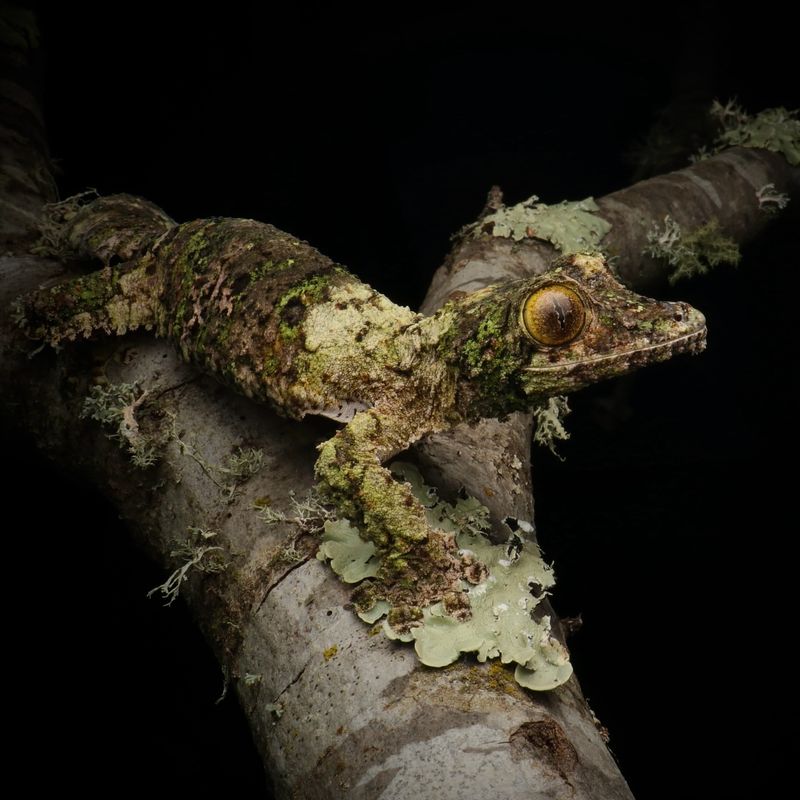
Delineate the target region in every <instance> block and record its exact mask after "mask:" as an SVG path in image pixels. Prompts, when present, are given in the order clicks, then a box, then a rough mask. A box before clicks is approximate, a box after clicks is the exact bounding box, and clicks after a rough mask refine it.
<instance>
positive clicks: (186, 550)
mask: <svg viewBox="0 0 800 800" xmlns="http://www.w3.org/2000/svg"><path fill="white" fill-rule="evenodd" d="M216 536H217V532H216V531H211V530H207V529H205V528H198V527H190V528H189V536H188V538H187V539H186V541H185V542H184V543H183V544H182V545H181V546H180V547H178V548H177V549H175V550H173V551H172V552H171V553H170V555H171V556H172V557H173V558H175V557H178V558H182V559H184V561H183V563H182V564H181V565H180V566H179V567H177V568H176V569H175V570H173V571H172V572H171V573H170V575H169V577H168V578H167V579H166V580H165V581H164V583H162V584H160V585H159V586H156V587H155V588H153V589H151V590H150V591H149V592H148V593H147V596H148V597H152V596H153V595H154V594H160V595H161V598H162V600H164V605H165V606H171V605H172V604H173V603H174V602H175V601H176V600H177V599H178V595H179V594H180V590H181V586H182V585H183V584H184V583H185V582H186V580H188V577H189V573H190V572H191V571H192V570H195V571H197V572H206V573H213V572H221V571H222V570H224V569H225V568H226V567H227V564H226V563H225V562H224V561H223V559H222V558H221V554H222V553H223V552H224V551H223V549H222V548H221V547H219V546H218V545H214V544H208V542H210V541H211V540H212V539H214V537H216Z"/></svg>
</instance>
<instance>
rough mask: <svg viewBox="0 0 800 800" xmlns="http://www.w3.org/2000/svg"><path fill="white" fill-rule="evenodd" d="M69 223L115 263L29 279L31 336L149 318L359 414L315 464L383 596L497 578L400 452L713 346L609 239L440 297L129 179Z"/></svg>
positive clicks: (201, 363) (438, 591)
mask: <svg viewBox="0 0 800 800" xmlns="http://www.w3.org/2000/svg"><path fill="white" fill-rule="evenodd" d="M58 238H59V242H60V245H59V246H60V248H61V251H62V254H63V253H69V254H72V256H73V257H75V258H79V259H83V260H87V259H91V260H95V261H99V262H101V263H102V264H103V266H102V268H101V269H98V270H96V271H94V272H91V273H88V274H84V275H81V276H80V277H77V278H74V279H72V280H69V281H66V282H62V283H59V284H57V285H55V286H51V287H46V288H40V289H39V290H37V291H35V292H34V293H32V294H30V295H28V296H27V297H25V298H24V299H23V300H22V308H21V320H22V322H21V324H22V327H23V328H24V330H25V333H26V334H27V335H28V336H29V337H30V338H32V339H36V340H39V341H41V342H43V343H46V344H49V345H51V346H53V347H55V348H58V347H61V346H63V345H64V344H65V343H67V342H70V341H75V340H80V339H84V338H90V337H92V336H95V335H98V334H107V335H110V334H114V335H122V334H125V333H126V332H128V331H132V330H135V329H137V328H144V329H148V330H151V331H153V332H154V333H155V334H156V335H157V336H159V337H165V338H168V339H170V340H172V341H173V342H174V343H175V345H176V346H177V348H178V350H179V351H180V353H181V355H182V357H183V358H184V359H185V360H187V361H189V362H191V363H193V364H195V365H197V366H198V367H199V368H200V369H201V370H202V371H204V372H207V373H210V374H212V375H214V376H216V377H217V378H218V379H219V380H221V381H223V382H224V383H226V384H228V385H229V386H231V387H232V388H234V389H235V390H237V391H238V392H240V393H242V394H244V395H246V396H247V397H249V398H252V399H253V400H255V401H259V402H264V403H268V404H269V405H271V406H272V407H273V408H274V409H275V410H276V411H277V412H278V413H280V414H282V415H284V416H287V417H290V418H292V419H302V418H303V417H304V416H306V415H309V414H317V415H323V416H326V417H330V418H332V419H334V420H336V421H338V422H340V423H343V425H342V427H341V428H339V429H338V430H337V432H336V433H335V435H333V436H332V437H331V438H330V439H328V440H327V441H325V442H323V443H322V444H321V445H320V446H319V455H318V458H317V461H316V466H315V472H316V479H317V483H318V487H319V489H320V492H321V494H322V496H323V497H324V498H325V499H326V500H327V501H329V502H330V503H331V504H332V505H333V506H334V507H335V508H336V510H337V512H338V513H339V514H340V515H341V516H343V517H346V518H348V519H349V520H352V521H353V523H354V524H356V525H357V526H358V528H359V531H360V533H361V535H362V537H363V538H365V539H367V540H369V541H371V542H373V543H374V545H375V548H376V551H377V553H378V555H379V556H380V558H381V567H380V572H379V573H378V576H377V577H376V579H375V581H373V582H372V586H371V601H374V600H375V599H376V598H382V599H389V600H390V601H391V602H392V604H393V605H395V606H398V607H406V608H412V609H417V610H418V609H419V608H420V607H421V606H425V605H429V604H430V603H433V602H437V601H442V602H443V604H444V607H445V609H446V610H447V612H448V613H451V614H452V615H453V616H456V617H459V616H461V617H464V616H468V614H469V609H468V608H465V607H464V600H463V598H464V597H465V595H464V592H463V590H462V589H461V586H462V585H463V584H462V581H464V580H466V581H469V582H471V583H477V582H479V581H480V576H481V565H480V564H476V563H475V561H474V559H473V558H472V557H471V555H470V554H469V553H461V552H459V550H458V548H457V546H456V544H455V541H454V537H453V535H452V534H447V533H445V532H443V531H440V530H437V529H436V528H435V527H432V526H431V525H430V524H429V523H428V522H427V521H426V517H425V512H424V508H423V507H422V505H421V504H420V502H419V501H418V500H417V499H415V498H414V496H413V495H412V493H411V490H410V487H409V485H408V484H407V483H404V482H403V481H400V480H396V479H395V478H394V477H393V476H392V474H391V472H390V471H389V470H388V469H387V467H386V466H385V465H386V463H387V462H388V461H389V460H390V459H392V458H393V457H394V456H396V455H397V454H398V453H400V452H402V451H403V450H405V449H406V448H408V447H409V446H410V445H412V444H413V443H415V442H417V441H419V440H420V439H421V438H423V437H425V436H427V435H429V434H432V433H437V432H441V431H445V430H448V429H450V428H453V427H455V426H456V425H458V424H460V423H474V422H476V421H478V420H480V419H483V418H501V419H502V418H504V417H505V416H507V415H508V414H510V413H512V412H515V411H524V410H529V409H531V408H532V407H534V406H535V405H536V404H538V403H541V402H542V401H543V400H544V399H546V398H548V397H551V396H555V395H564V394H568V393H571V392H574V391H576V390H578V389H581V388H582V387H585V386H588V385H590V384H593V383H596V382H597V381H600V380H604V379H606V378H612V377H614V376H618V375H622V374H625V373H628V372H630V371H631V370H634V369H636V368H638V367H641V366H644V365H648V364H652V363H655V362H659V361H663V360H665V359H668V358H670V357H672V356H673V355H675V354H678V353H696V352H699V351H700V350H702V349H703V347H704V346H705V338H706V326H705V319H704V317H703V315H702V314H701V313H700V312H699V311H697V310H696V309H694V308H692V307H691V306H689V305H688V304H686V303H682V302H663V301H657V300H653V299H650V298H647V297H644V296H641V295H639V294H636V293H634V292H632V291H630V290H629V289H627V288H626V287H624V286H623V285H622V284H621V283H620V282H619V281H618V280H617V279H616V277H615V276H614V273H613V271H612V270H611V268H610V267H609V265H608V262H607V260H606V258H605V257H604V256H603V255H601V254H599V253H596V252H582V253H573V254H570V255H566V256H562V257H560V258H558V259H557V260H555V261H554V262H553V264H552V265H551V266H550V268H549V269H548V271H547V272H545V273H543V274H539V275H533V276H530V277H526V278H521V279H517V280H510V281H505V282H503V283H498V284H495V285H491V286H487V287H485V288H483V289H480V290H478V291H475V292H472V293H470V294H466V295H463V296H454V297H452V298H451V299H450V300H449V302H447V303H445V304H444V306H442V307H441V308H440V309H439V310H438V311H436V313H434V314H433V315H431V316H423V315H421V314H418V313H415V312H413V311H411V310H409V309H408V308H405V307H401V306H399V305H396V304H395V303H393V302H392V301H391V300H390V299H388V298H387V297H385V296H384V295H383V294H381V293H380V292H378V291H376V290H375V289H373V288H371V287H370V286H368V285H367V284H365V283H363V282H362V281H360V280H359V279H358V278H357V277H356V276H354V275H353V274H351V273H350V272H349V271H347V270H346V269H345V268H344V267H342V266H341V265H339V264H336V263H335V262H334V261H332V260H331V259H329V258H327V257H326V256H324V255H322V254H321V253H319V252H318V251H317V250H316V249H314V248H313V247H312V246H311V245H309V244H307V243H306V242H303V241H301V240H300V239H298V238H296V237H294V236H292V235H290V234H288V233H285V232H283V231H281V230H278V229H277V228H275V227H273V226H271V225H268V224H266V223H261V222H257V221H254V220H245V219H231V218H211V219H201V220H195V221H192V222H188V223H183V224H177V223H175V222H174V221H173V220H172V219H171V218H169V217H168V216H167V215H166V214H165V213H164V212H163V211H161V210H160V209H159V208H158V207H157V206H154V205H153V204H151V203H149V202H147V201H145V200H142V199H140V198H135V197H132V196H129V195H113V196H110V197H105V198H99V199H97V200H95V201H93V202H91V203H89V204H88V205H85V206H83V207H81V208H80V209H79V210H77V212H75V211H73V212H71V213H70V214H65V215H64V216H63V218H62V219H61V220H60V222H59V232H58ZM467 602H468V601H467ZM412 616H413V614H412Z"/></svg>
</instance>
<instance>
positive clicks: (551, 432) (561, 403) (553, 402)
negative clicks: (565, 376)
mask: <svg viewBox="0 0 800 800" xmlns="http://www.w3.org/2000/svg"><path fill="white" fill-rule="evenodd" d="M569 412H570V408H569V403H568V401H567V398H566V397H559V396H556V397H549V398H548V399H547V400H546V401H545V402H544V403H542V404H541V405H538V406H536V407H535V408H534V409H533V417H534V419H535V420H536V431H535V432H534V434H533V441H534V442H536V444H540V445H542V447H546V448H547V449H548V450H549V451H550V452H551V453H552V454H553V455H554V456H555V457H556V458H559V459H561V461H563V460H564V456H562V455H561V454H560V453H559V452H558V450H557V449H556V442H557V441H566V440H567V439H569V431H568V430H567V429H566V428H565V427H564V419H565V418H566V416H567V414H569Z"/></svg>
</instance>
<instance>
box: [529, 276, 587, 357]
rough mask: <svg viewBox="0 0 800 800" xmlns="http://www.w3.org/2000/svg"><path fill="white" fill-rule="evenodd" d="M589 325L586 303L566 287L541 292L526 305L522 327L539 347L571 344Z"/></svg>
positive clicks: (544, 289) (534, 294)
mask: <svg viewBox="0 0 800 800" xmlns="http://www.w3.org/2000/svg"><path fill="white" fill-rule="evenodd" d="M585 322H586V306H585V304H584V302H583V300H582V299H581V297H580V295H578V293H577V292H574V291H573V290H572V289H569V288H567V287H566V286H558V285H552V286H545V287H544V288H542V289H538V290H537V291H535V292H534V293H533V294H531V295H528V297H527V298H526V300H525V302H524V303H523V305H522V324H523V326H524V328H525V330H526V331H527V333H528V335H529V336H530V337H531V338H532V339H534V340H535V341H537V342H539V344H544V345H559V344H567V343H568V342H571V341H572V340H573V339H574V338H575V337H576V336H577V335H578V334H579V333H580V332H581V331H582V330H583V325H584V323H585Z"/></svg>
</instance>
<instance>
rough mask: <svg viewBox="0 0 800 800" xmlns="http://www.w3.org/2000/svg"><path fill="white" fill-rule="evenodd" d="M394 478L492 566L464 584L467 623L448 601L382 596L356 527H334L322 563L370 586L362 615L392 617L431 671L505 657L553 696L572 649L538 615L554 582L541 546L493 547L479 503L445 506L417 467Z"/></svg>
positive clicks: (389, 626) (369, 619) (372, 619)
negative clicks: (465, 656)
mask: <svg viewBox="0 0 800 800" xmlns="http://www.w3.org/2000/svg"><path fill="white" fill-rule="evenodd" d="M392 472H394V473H395V474H396V475H397V476H398V477H402V478H405V479H406V480H407V481H408V483H409V488H410V490H411V492H412V494H413V496H414V497H415V498H416V499H417V500H418V501H419V502H420V503H421V504H422V505H423V506H424V507H425V513H426V517H427V520H428V522H429V524H430V525H431V526H432V527H434V528H438V529H439V530H443V531H445V532H448V533H451V534H454V535H455V537H456V542H457V544H458V547H459V548H460V552H461V553H462V554H465V555H470V556H472V557H473V558H474V560H475V562H476V563H481V564H482V565H485V567H486V568H488V574H486V570H485V569H484V570H483V579H482V580H480V582H478V583H469V582H467V581H463V582H462V586H461V592H462V594H463V595H465V596H466V597H467V598H468V601H469V610H470V614H469V618H468V619H461V620H459V619H457V618H456V617H454V616H452V615H449V614H448V613H447V612H446V609H447V605H448V603H447V601H442V602H437V603H434V604H433V605H430V606H427V607H424V608H420V607H416V606H409V605H399V606H393V605H392V604H391V603H390V602H388V601H387V600H385V599H383V598H381V597H380V596H379V594H375V585H374V584H373V582H372V581H370V580H364V578H370V577H372V576H374V575H376V574H377V573H378V570H379V558H378V556H377V555H376V551H375V548H374V545H373V544H372V543H371V542H365V541H364V540H362V539H361V538H360V536H359V535H358V531H357V529H356V528H354V527H353V526H352V525H350V523H348V522H346V521H344V520H338V521H335V522H331V521H328V522H327V523H326V524H325V529H326V530H325V534H323V543H322V545H321V546H320V550H319V552H318V554H317V558H319V559H321V560H328V559H330V563H331V567H332V568H333V570H334V572H336V573H337V574H338V575H339V576H340V577H341V578H342V579H343V580H345V581H347V582H348V583H354V582H358V581H362V580H364V582H363V583H361V584H360V586H359V589H362V587H363V591H361V592H358V591H357V593H356V594H357V602H356V611H357V613H358V616H359V617H360V618H361V619H362V620H363V621H364V622H366V623H367V624H370V625H373V624H375V623H376V622H377V621H378V620H379V619H380V618H381V617H384V616H385V617H386V619H384V622H383V625H382V630H383V632H384V633H385V634H386V636H387V637H389V638H391V639H395V640H399V641H404V642H414V648H415V651H416V653H417V656H418V657H419V659H420V661H421V662H422V663H423V664H426V665H428V666H432V667H443V666H446V665H447V664H451V663H452V662H453V661H455V660H456V659H458V658H459V657H460V655H461V654H462V653H475V654H476V655H477V658H478V660H479V661H486V660H487V659H494V658H499V659H500V661H501V662H502V663H504V664H508V663H512V662H514V663H516V664H517V665H518V666H517V671H516V673H515V678H516V680H517V682H518V683H520V684H521V685H523V686H526V687H527V688H529V689H534V690H537V691H538V690H544V689H553V688H555V687H556V686H559V685H560V684H562V683H563V682H564V681H566V680H567V679H568V678H569V676H570V675H571V674H572V667H571V665H570V663H569V656H568V654H567V651H566V648H565V647H564V646H563V645H562V644H561V643H560V642H559V641H558V640H557V639H556V638H555V637H554V636H553V634H552V628H551V621H550V618H549V617H548V616H547V615H544V616H541V617H539V618H537V617H536V616H535V615H534V611H535V610H536V607H537V606H538V605H539V603H540V602H541V601H542V599H543V598H544V597H545V596H546V595H547V593H548V590H549V589H550V588H552V586H553V585H554V581H555V578H554V575H553V570H552V568H551V567H549V566H548V565H547V564H546V563H545V562H544V561H543V559H542V558H541V554H540V553H539V550H538V548H537V547H536V545H534V544H533V543H531V542H525V543H524V544H523V542H522V539H521V538H520V537H519V536H518V535H512V538H513V540H514V541H513V543H510V544H505V545H502V544H501V545H496V544H492V543H491V542H490V541H489V539H488V538H487V537H486V535H485V533H486V532H487V530H488V527H489V512H488V509H486V508H485V507H484V506H483V505H482V504H481V503H480V502H479V501H477V500H476V499H475V498H472V497H465V498H461V499H459V500H458V501H457V502H456V503H454V504H450V503H447V502H445V501H443V500H440V499H439V498H438V496H437V494H436V491H435V490H434V489H432V488H430V487H428V486H426V485H425V483H424V481H423V479H422V476H421V475H420V473H419V471H418V470H417V468H416V467H414V466H413V465H411V464H405V463H401V462H395V463H394V464H393V465H392ZM451 601H452V598H451Z"/></svg>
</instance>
